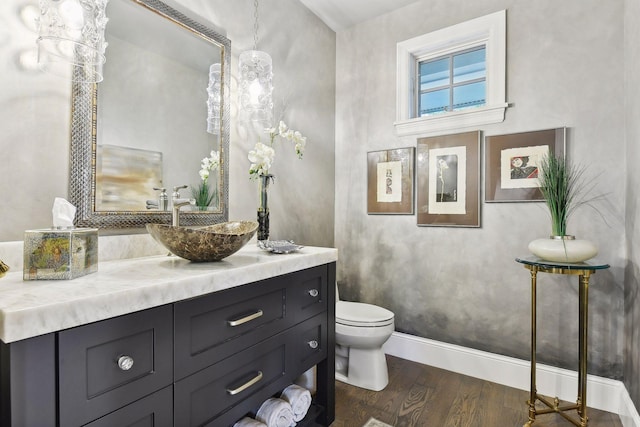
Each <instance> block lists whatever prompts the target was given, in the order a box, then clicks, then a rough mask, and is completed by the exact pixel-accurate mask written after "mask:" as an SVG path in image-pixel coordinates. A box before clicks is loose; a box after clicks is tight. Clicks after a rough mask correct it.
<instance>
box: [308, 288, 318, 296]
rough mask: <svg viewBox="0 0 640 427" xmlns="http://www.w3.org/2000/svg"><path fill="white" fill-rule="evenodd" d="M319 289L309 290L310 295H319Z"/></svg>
mask: <svg viewBox="0 0 640 427" xmlns="http://www.w3.org/2000/svg"><path fill="white" fill-rule="evenodd" d="M318 293H319V292H318V290H317V289H311V290H310V291H309V295H311V296H312V297H317V296H318Z"/></svg>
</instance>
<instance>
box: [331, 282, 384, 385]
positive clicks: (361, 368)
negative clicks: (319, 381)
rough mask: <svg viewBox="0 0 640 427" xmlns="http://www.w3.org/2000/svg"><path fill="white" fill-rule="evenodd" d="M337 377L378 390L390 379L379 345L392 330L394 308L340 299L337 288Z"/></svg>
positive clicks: (349, 382)
mask: <svg viewBox="0 0 640 427" xmlns="http://www.w3.org/2000/svg"><path fill="white" fill-rule="evenodd" d="M336 299H337V301H336V379H337V380H338V381H342V382H345V383H347V384H351V385H354V386H356V387H362V388H366V389H368V390H373V391H380V390H382V389H384V388H385V387H386V386H387V384H388V383H389V373H388V371H387V359H386V358H385V355H384V352H383V351H382V345H383V344H384V343H385V342H387V340H388V339H389V337H390V336H391V334H392V333H393V331H394V321H393V318H394V315H393V312H391V311H389V310H387V309H384V308H382V307H378V306H377V305H372V304H364V303H359V302H347V301H340V300H339V297H337V290H336Z"/></svg>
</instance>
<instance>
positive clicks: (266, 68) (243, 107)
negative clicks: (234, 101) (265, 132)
mask: <svg viewBox="0 0 640 427" xmlns="http://www.w3.org/2000/svg"><path fill="white" fill-rule="evenodd" d="M254 9H255V24H254V35H253V50H247V51H244V52H242V53H241V54H240V58H239V65H240V67H239V68H240V84H239V89H238V90H239V103H240V113H239V115H240V120H241V121H243V122H264V124H265V125H270V124H271V122H272V116H273V101H272V98H271V94H272V92H273V82H272V80H273V72H272V65H271V56H269V54H268V53H266V52H262V51H259V50H257V48H258V0H254Z"/></svg>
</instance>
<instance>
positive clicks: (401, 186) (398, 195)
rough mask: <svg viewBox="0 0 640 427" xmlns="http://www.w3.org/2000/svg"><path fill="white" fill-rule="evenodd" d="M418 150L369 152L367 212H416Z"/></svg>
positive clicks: (400, 149)
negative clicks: (414, 176)
mask: <svg viewBox="0 0 640 427" xmlns="http://www.w3.org/2000/svg"><path fill="white" fill-rule="evenodd" d="M414 153H415V149H414V148H413V147H410V148H397V149H394V150H384V151H372V152H369V153H367V213H368V214H409V215H410V214H413V181H414V179H413V174H414Z"/></svg>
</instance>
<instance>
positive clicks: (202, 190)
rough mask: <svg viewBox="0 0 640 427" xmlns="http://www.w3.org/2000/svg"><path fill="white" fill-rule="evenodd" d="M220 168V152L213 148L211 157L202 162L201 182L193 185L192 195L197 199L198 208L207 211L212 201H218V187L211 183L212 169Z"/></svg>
mask: <svg viewBox="0 0 640 427" xmlns="http://www.w3.org/2000/svg"><path fill="white" fill-rule="evenodd" d="M219 168H220V152H218V151H215V150H211V153H210V154H209V157H205V158H204V159H202V161H201V162H200V172H199V174H200V183H199V184H198V185H196V186H192V187H191V195H192V196H193V198H194V199H195V201H196V206H197V207H198V210H201V211H206V210H207V209H208V207H209V206H211V203H212V202H214V201H215V202H216V204H217V203H218V188H217V186H215V187H213V188H212V187H211V185H209V177H210V175H211V171H215V170H218V169H219Z"/></svg>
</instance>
